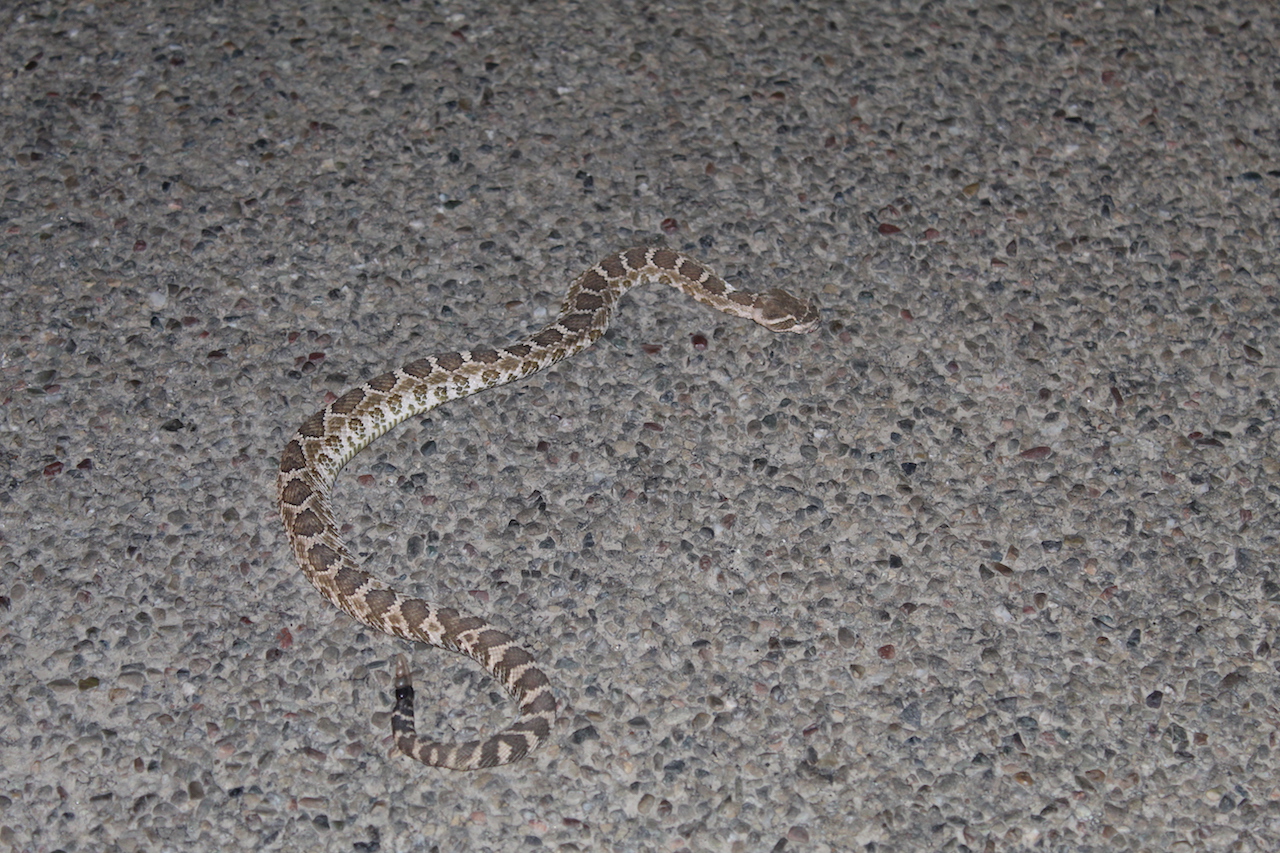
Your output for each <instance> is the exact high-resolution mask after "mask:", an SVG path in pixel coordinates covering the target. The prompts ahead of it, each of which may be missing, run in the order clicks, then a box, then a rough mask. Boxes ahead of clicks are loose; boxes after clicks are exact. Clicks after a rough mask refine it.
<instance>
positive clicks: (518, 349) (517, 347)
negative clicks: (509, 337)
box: [506, 344, 533, 358]
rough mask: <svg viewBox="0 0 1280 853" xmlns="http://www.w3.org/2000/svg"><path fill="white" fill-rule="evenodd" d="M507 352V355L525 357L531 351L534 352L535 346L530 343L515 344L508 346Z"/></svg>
mask: <svg viewBox="0 0 1280 853" xmlns="http://www.w3.org/2000/svg"><path fill="white" fill-rule="evenodd" d="M506 352H507V355H513V356H515V357H516V358H524V357H525V356H527V355H528V354H529V353H531V352H533V347H531V346H529V345H528V344H514V345H513V346H509V347H507V349H506Z"/></svg>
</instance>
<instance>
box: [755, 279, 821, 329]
mask: <svg viewBox="0 0 1280 853" xmlns="http://www.w3.org/2000/svg"><path fill="white" fill-rule="evenodd" d="M756 309H757V311H758V312H759V316H758V317H756V318H755V321H756V322H757V323H759V324H760V325H761V326H764V327H765V328H766V329H768V330H769V331H771V332H795V333H796V334H799V335H807V334H809V333H810V332H812V331H813V330H814V329H816V328H818V322H819V320H821V319H822V316H821V315H820V314H819V313H818V305H817V303H815V302H806V301H805V300H803V299H797V298H796V297H794V296H792V295H791V294H790V293H787V292H786V291H785V290H778V289H776V288H775V289H773V290H770V291H768V292H767V293H762V294H761V295H760V300H759V301H758V302H757V303H756Z"/></svg>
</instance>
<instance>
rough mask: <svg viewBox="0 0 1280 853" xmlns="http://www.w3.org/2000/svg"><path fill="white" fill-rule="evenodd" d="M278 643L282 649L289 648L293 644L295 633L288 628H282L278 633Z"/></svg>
mask: <svg viewBox="0 0 1280 853" xmlns="http://www.w3.org/2000/svg"><path fill="white" fill-rule="evenodd" d="M276 645H277V646H279V647H280V648H282V649H287V648H289V647H290V646H292V645H293V634H291V633H290V632H289V629H288V628H281V629H280V633H278V634H276Z"/></svg>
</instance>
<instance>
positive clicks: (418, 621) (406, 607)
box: [400, 598, 431, 628]
mask: <svg viewBox="0 0 1280 853" xmlns="http://www.w3.org/2000/svg"><path fill="white" fill-rule="evenodd" d="M400 612H401V613H403V614H404V618H405V621H406V622H408V623H409V625H410V627H413V628H417V627H420V626H421V625H422V623H423V622H426V621H427V617H428V616H430V615H431V608H430V607H428V606H427V603H426V602H425V601H423V600H422V599H421V598H411V599H409V600H408V601H406V602H404V603H403V604H401V605H400Z"/></svg>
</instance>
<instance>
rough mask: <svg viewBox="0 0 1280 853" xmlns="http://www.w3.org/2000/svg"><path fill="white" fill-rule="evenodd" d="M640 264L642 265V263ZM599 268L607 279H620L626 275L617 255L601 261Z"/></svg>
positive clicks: (620, 259)
mask: <svg viewBox="0 0 1280 853" xmlns="http://www.w3.org/2000/svg"><path fill="white" fill-rule="evenodd" d="M628 254H629V253H628ZM641 262H642V263H643V261H641ZM599 266H600V269H602V270H604V274H605V275H607V276H608V277H609V278H621V277H622V276H624V275H626V274H627V268H626V266H624V265H623V263H622V258H621V257H620V256H618V255H610V256H609V257H607V258H605V259H604V260H603V261H601V262H600V264H599Z"/></svg>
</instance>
